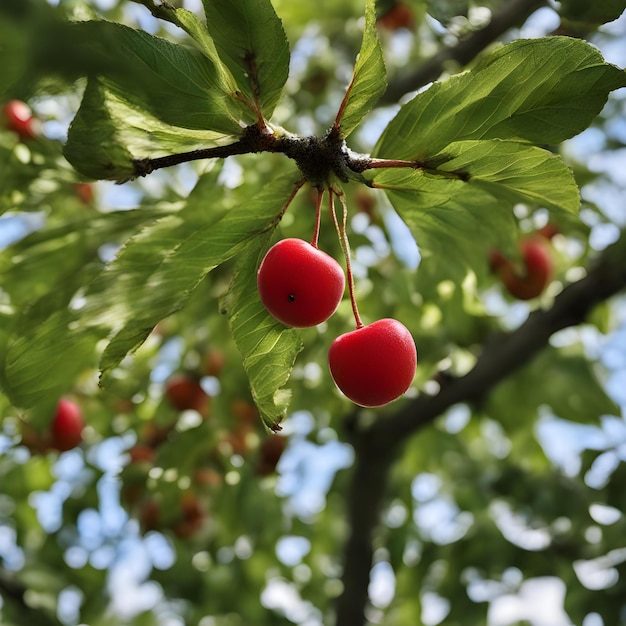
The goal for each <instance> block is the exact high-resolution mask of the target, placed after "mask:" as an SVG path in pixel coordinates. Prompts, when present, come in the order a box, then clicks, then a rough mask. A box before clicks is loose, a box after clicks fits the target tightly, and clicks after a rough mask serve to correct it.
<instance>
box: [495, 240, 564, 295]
mask: <svg viewBox="0 0 626 626" xmlns="http://www.w3.org/2000/svg"><path fill="white" fill-rule="evenodd" d="M520 252H521V255H522V267H517V265H516V264H515V263H513V262H512V261H511V260H509V259H508V258H506V257H505V256H504V255H503V254H502V253H501V252H500V251H499V250H494V251H492V252H491V255H490V259H489V265H490V267H491V270H492V271H493V272H495V273H496V274H497V275H498V276H499V277H500V280H501V281H502V283H503V284H504V286H505V287H506V289H507V291H508V292H509V293H510V294H511V295H512V296H513V297H514V298H517V299H518V300H531V299H532V298H536V297H537V296H539V295H541V294H542V293H543V291H544V289H545V288H546V287H547V286H548V283H549V282H550V280H551V279H552V272H553V263H552V258H551V257H550V252H549V250H548V247H547V245H546V239H545V238H544V237H541V236H537V237H530V238H528V239H524V240H522V241H521V242H520Z"/></svg>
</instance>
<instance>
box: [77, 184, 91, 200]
mask: <svg viewBox="0 0 626 626" xmlns="http://www.w3.org/2000/svg"><path fill="white" fill-rule="evenodd" d="M74 191H75V192H76V197H77V198H78V200H79V201H80V202H81V203H82V204H92V203H93V200H94V192H93V185H92V184H91V183H76V184H75V185H74Z"/></svg>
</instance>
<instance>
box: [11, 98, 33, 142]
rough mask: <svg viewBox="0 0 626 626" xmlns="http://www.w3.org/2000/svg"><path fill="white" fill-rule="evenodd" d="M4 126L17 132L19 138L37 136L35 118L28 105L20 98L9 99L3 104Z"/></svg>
mask: <svg viewBox="0 0 626 626" xmlns="http://www.w3.org/2000/svg"><path fill="white" fill-rule="evenodd" d="M4 117H5V119H6V126H7V128H9V129H10V130H12V131H13V132H15V133H17V134H18V135H19V137H20V139H22V140H24V139H33V138H34V137H36V136H37V129H36V124H35V118H34V117H33V112H32V111H31V109H30V107H29V106H28V105H27V104H26V103H25V102H22V101H21V100H10V101H9V102H7V103H6V104H5V105H4Z"/></svg>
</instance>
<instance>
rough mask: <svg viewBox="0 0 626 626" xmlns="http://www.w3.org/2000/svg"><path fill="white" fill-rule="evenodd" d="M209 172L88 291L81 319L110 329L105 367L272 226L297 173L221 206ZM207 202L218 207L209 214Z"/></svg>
mask: <svg viewBox="0 0 626 626" xmlns="http://www.w3.org/2000/svg"><path fill="white" fill-rule="evenodd" d="M215 177H216V174H214V173H211V174H209V175H207V176H206V177H204V178H202V179H200V181H199V183H198V184H197V186H196V188H195V189H194V191H193V193H192V194H191V196H190V197H189V200H188V202H187V206H186V207H185V208H184V209H182V210H181V211H180V212H179V213H178V214H176V215H172V216H169V217H166V218H163V219H161V220H157V221H156V222H155V223H154V224H152V225H151V226H149V227H148V228H146V229H144V230H143V231H142V232H140V233H139V234H138V235H136V236H135V237H133V238H131V239H130V240H129V241H128V242H127V243H126V245H125V246H124V247H123V248H122V249H121V250H120V252H119V254H118V256H117V258H116V259H115V260H114V261H113V262H112V263H110V264H109V266H108V267H107V268H106V270H105V271H104V272H103V273H102V274H101V275H100V276H99V277H98V279H97V280H96V281H94V283H93V284H92V285H91V286H90V288H89V289H88V290H87V293H86V295H85V298H86V305H85V311H84V317H83V323H85V324H88V325H94V326H100V325H103V324H104V325H107V326H109V327H110V328H112V329H113V332H114V334H113V336H112V337H111V339H110V342H109V345H108V346H107V348H106V349H105V351H104V354H103V356H102V360H101V364H100V368H101V370H102V371H103V374H106V373H107V372H108V371H109V370H111V369H112V368H113V367H115V366H116V365H117V364H119V362H120V361H121V359H122V358H124V356H125V355H126V354H127V353H128V352H132V351H134V350H136V349H137V348H138V347H139V346H140V345H141V343H143V341H144V340H145V338H146V336H147V335H148V334H149V332H150V331H151V330H152V328H154V326H155V325H156V324H157V322H159V321H160V320H162V319H163V318H165V317H167V316H168V315H171V314H172V313H174V312H176V311H178V310H180V309H181V308H182V307H183V306H184V305H185V303H186V302H187V301H188V300H189V298H190V296H191V294H192V293H193V291H194V290H195V289H196V288H197V287H198V285H199V284H200V282H201V281H202V280H203V279H204V278H205V276H206V275H207V274H208V273H209V272H210V271H211V270H212V269H214V268H215V267H216V266H218V265H220V264H221V263H223V262H224V261H226V260H228V259H230V258H232V257H233V256H235V255H236V254H237V253H239V252H240V251H241V250H243V249H244V247H245V246H246V244H248V243H249V242H250V241H251V240H253V239H254V238H256V237H258V236H260V235H262V234H263V233H266V232H268V231H272V230H273V228H274V227H275V225H276V224H277V223H278V219H279V217H280V215H281V211H282V207H283V204H284V201H285V199H286V198H287V197H288V196H289V192H290V190H291V189H292V188H293V184H294V183H293V181H295V180H296V177H297V176H296V175H295V172H294V175H293V176H290V175H289V174H285V172H281V174H280V176H279V177H278V178H277V179H276V180H273V181H270V182H269V183H268V184H267V185H266V187H265V188H264V189H263V190H262V191H261V192H260V193H259V194H257V195H256V196H255V197H254V198H253V199H250V200H248V201H247V202H245V203H242V204H240V205H238V206H236V207H234V208H232V209H230V210H228V211H226V212H224V211H223V209H222V212H220V207H223V205H221V204H220V202H221V200H222V199H221V198H220V192H221V191H222V188H221V187H218V186H217V184H216V181H215ZM207 204H210V205H211V206H212V207H213V210H214V212H213V213H209V214H207V211H206V207H207Z"/></svg>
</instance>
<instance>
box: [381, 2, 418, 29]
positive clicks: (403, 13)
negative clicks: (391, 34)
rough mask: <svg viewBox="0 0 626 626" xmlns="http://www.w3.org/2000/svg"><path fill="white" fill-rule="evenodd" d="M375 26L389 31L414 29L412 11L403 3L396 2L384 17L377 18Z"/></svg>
mask: <svg viewBox="0 0 626 626" xmlns="http://www.w3.org/2000/svg"><path fill="white" fill-rule="evenodd" d="M377 24H378V25H379V26H383V27H384V28H387V29H389V30H391V31H395V30H399V29H400V28H407V29H408V30H414V29H415V14H414V13H413V9H412V8H411V7H410V6H408V5H407V4H405V3H404V2H397V3H396V4H394V6H393V7H392V8H391V9H390V10H389V11H387V13H385V14H384V15H382V16H381V17H379V18H378V20H377Z"/></svg>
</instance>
